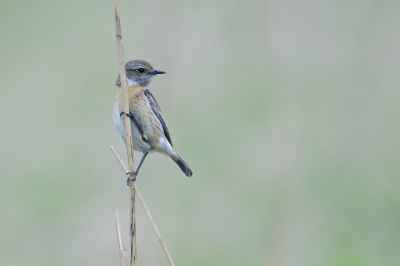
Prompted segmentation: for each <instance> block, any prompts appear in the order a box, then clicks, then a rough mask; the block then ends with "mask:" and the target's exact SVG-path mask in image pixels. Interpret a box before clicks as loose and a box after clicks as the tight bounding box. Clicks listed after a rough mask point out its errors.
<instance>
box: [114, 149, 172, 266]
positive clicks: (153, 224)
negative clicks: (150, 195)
mask: <svg viewBox="0 0 400 266" xmlns="http://www.w3.org/2000/svg"><path fill="white" fill-rule="evenodd" d="M110 149H111V151H112V153H113V154H114V156H115V158H117V161H118V163H119V164H120V165H121V168H122V170H123V171H124V173H126V172H127V171H128V169H126V167H125V165H124V163H123V162H122V160H121V158H120V157H119V156H118V154H117V152H116V151H115V149H114V147H113V146H110ZM135 190H136V193H137V195H138V198H139V200H140V203H141V204H142V206H143V209H144V212H145V213H146V215H147V218H149V221H150V223H151V226H152V227H153V230H154V232H155V233H156V235H157V238H158V241H159V242H160V244H161V247H162V249H163V251H164V254H165V256H166V257H167V260H168V262H169V265H171V266H174V262H173V261H172V257H171V255H170V254H169V251H168V249H167V245H165V243H164V240H163V239H162V237H161V234H160V232H159V231H158V229H157V226H156V224H155V222H154V220H153V218H152V217H151V214H150V211H149V209H148V208H147V205H146V202H145V201H144V199H143V197H142V195H141V194H140V192H139V189H138V188H137V186H135Z"/></svg>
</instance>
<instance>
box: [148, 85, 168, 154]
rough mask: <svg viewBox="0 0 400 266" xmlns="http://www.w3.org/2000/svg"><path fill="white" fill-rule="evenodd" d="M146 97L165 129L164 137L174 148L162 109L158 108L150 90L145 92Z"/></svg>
mask: <svg viewBox="0 0 400 266" xmlns="http://www.w3.org/2000/svg"><path fill="white" fill-rule="evenodd" d="M144 95H146V97H147V99H148V100H149V103H150V107H151V110H153V113H154V114H155V115H156V116H157V118H158V120H159V121H160V123H161V125H162V127H163V129H164V135H165V137H167V139H168V141H169V143H170V144H171V146H172V140H171V137H170V135H169V130H168V127H167V123H165V121H164V117H163V115H162V113H161V109H160V107H159V106H158V104H157V101H156V99H154V96H153V94H151V92H150V90H149V89H146V90H144Z"/></svg>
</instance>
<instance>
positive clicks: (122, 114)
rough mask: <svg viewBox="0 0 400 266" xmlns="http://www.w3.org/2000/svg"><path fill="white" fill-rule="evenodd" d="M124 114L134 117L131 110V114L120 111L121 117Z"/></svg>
mask: <svg viewBox="0 0 400 266" xmlns="http://www.w3.org/2000/svg"><path fill="white" fill-rule="evenodd" d="M123 114H126V115H127V116H128V117H133V114H132V113H131V112H129V114H127V113H125V112H121V113H119V117H121V118H122V115H123Z"/></svg>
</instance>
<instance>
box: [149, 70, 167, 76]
mask: <svg viewBox="0 0 400 266" xmlns="http://www.w3.org/2000/svg"><path fill="white" fill-rule="evenodd" d="M151 74H152V75H158V74H165V72H164V71H161V70H154V71H153V72H151Z"/></svg>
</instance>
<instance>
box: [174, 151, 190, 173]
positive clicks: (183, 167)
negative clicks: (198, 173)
mask: <svg viewBox="0 0 400 266" xmlns="http://www.w3.org/2000/svg"><path fill="white" fill-rule="evenodd" d="M172 159H173V160H174V162H176V164H177V165H178V166H179V168H181V170H182V172H184V173H185V175H186V176H187V177H191V176H192V175H193V172H192V169H190V167H189V165H187V164H186V163H185V161H184V160H182V158H181V157H180V156H179V155H178V156H177V158H176V159H174V158H172Z"/></svg>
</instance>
